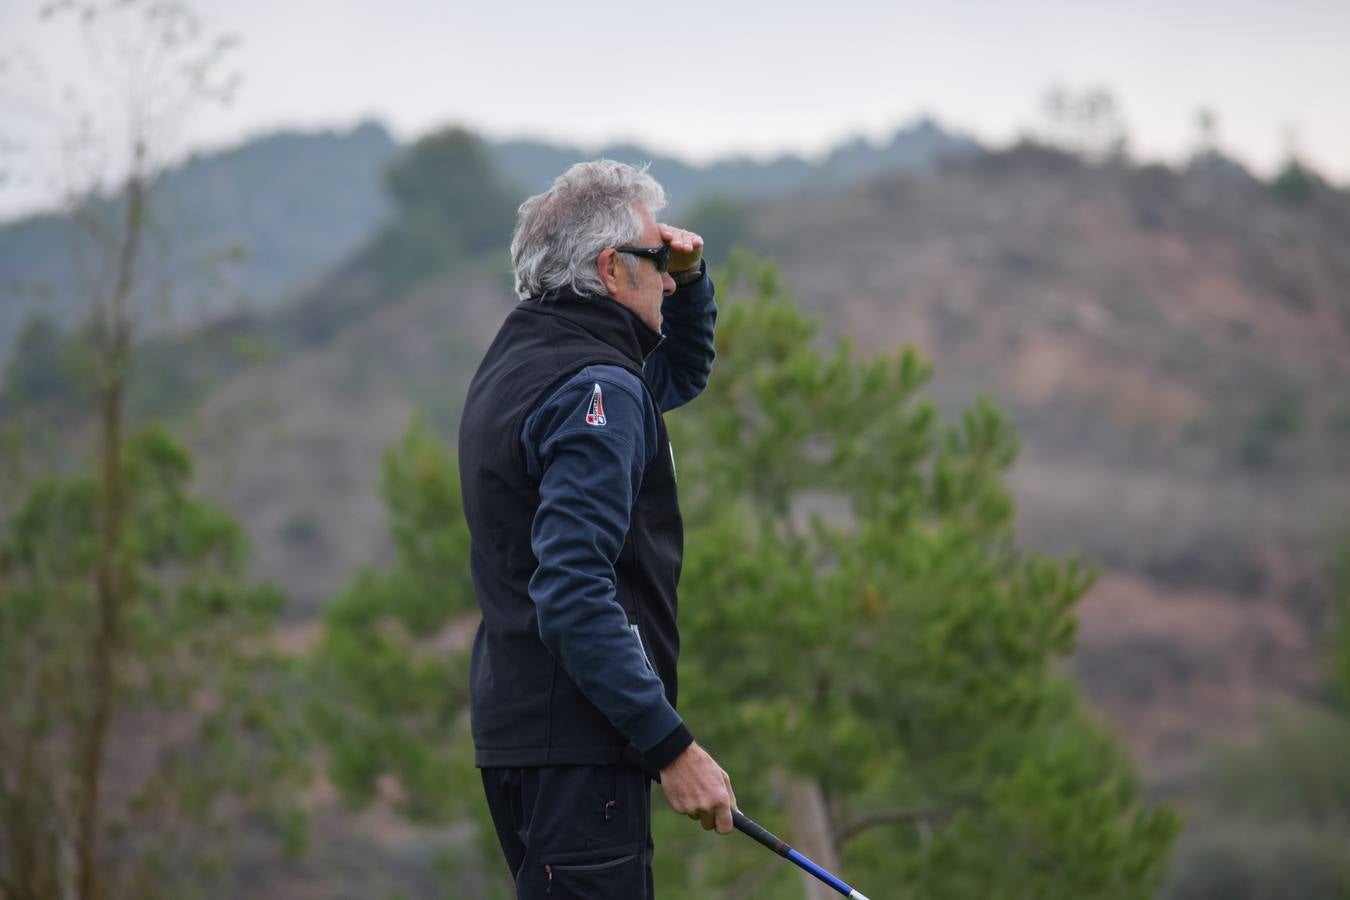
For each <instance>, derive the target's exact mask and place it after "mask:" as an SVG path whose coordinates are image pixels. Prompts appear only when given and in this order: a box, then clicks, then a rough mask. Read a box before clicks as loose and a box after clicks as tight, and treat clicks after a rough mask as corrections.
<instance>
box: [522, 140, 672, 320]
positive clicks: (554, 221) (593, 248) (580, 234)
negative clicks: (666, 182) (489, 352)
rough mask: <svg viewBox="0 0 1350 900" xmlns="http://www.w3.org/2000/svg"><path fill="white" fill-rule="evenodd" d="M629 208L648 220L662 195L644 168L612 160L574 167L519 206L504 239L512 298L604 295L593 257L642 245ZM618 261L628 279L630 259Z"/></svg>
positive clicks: (632, 266) (638, 220) (632, 259)
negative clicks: (508, 238) (640, 209)
mask: <svg viewBox="0 0 1350 900" xmlns="http://www.w3.org/2000/svg"><path fill="white" fill-rule="evenodd" d="M636 204H640V205H641V206H643V207H645V208H646V209H647V211H648V212H650V213H651V214H652V215H653V216H655V215H656V214H657V213H658V212H660V210H661V209H662V208H663V207H664V206H665V205H666V192H665V190H664V189H663V188H662V187H661V185H660V184H658V183H657V181H656V179H655V178H652V177H651V176H650V175H648V174H647V166H646V165H644V166H642V168H640V169H639V168H634V167H633V166H630V165H627V164H625V163H621V162H615V161H614V160H612V159H597V160H595V161H593V162H584V163H577V164H576V165H574V166H572V168H570V169H568V170H567V171H566V172H564V173H562V174H561V175H559V176H558V177H557V178H556V179H554V181H553V185H552V187H550V188H549V189H548V190H547V191H545V192H544V193H542V194H536V195H535V196H533V197H531V198H530V199H528V200H526V201H525V202H524V203H522V204H520V210H519V213H518V216H517V219H516V231H515V234H514V235H513V236H512V237H511V265H512V267H513V268H514V270H515V273H516V294H517V296H519V297H520V298H521V299H522V300H524V299H525V298H527V297H539V296H542V295H544V294H546V293H548V292H550V291H556V290H560V289H570V290H572V291H575V292H576V293H577V294H580V295H581V296H583V297H589V296H601V297H603V296H605V295H606V294H607V293H608V292H607V291H606V290H605V286H604V283H603V282H601V281H600V273H599V272H598V271H597V269H596V265H595V258H596V257H597V256H599V255H600V251H601V250H604V249H605V248H606V247H619V246H622V245H624V244H633V243H636V242H638V241H640V240H642V219H641V217H640V216H639V214H638V211H637V209H636V206H635V205H636ZM623 260H624V262H625V264H626V265H627V267H628V271H629V274H630V275H632V276H636V272H637V263H638V260H637V258H636V257H631V256H624V257H623Z"/></svg>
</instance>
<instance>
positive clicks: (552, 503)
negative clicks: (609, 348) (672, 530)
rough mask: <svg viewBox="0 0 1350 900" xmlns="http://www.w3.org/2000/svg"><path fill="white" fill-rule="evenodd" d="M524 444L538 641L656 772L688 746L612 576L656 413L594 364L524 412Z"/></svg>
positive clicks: (633, 385) (614, 374)
mask: <svg viewBox="0 0 1350 900" xmlns="http://www.w3.org/2000/svg"><path fill="white" fill-rule="evenodd" d="M522 441H523V446H524V451H525V459H526V466H527V468H528V470H529V471H530V474H531V475H532V476H534V477H536V478H538V479H539V508H538V511H537V512H536V513H535V517H534V523H533V526H532V531H531V543H532V545H533V548H534V554H535V558H536V559H537V560H538V563H539V565H538V568H537V569H536V570H535V573H534V576H533V577H532V578H531V579H530V597H531V599H532V600H533V601H534V605H535V611H536V615H537V617H538V620H539V636H540V638H541V639H542V640H543V642H544V645H545V646H546V647H547V648H548V650H549V652H550V653H552V654H553V656H554V658H555V659H557V660H558V662H559V664H561V665H562V667H563V669H564V670H565V671H566V672H567V674H568V675H569V676H571V678H572V680H573V681H574V682H575V683H576V685H577V687H578V688H580V689H581V692H582V693H583V694H585V695H586V697H587V699H589V700H590V701H591V702H592V703H593V704H595V706H596V708H597V709H599V710H600V711H601V712H602V713H603V714H604V715H605V717H606V718H608V719H609V721H610V722H612V723H613V724H614V727H615V728H617V729H618V730H619V731H620V732H622V733H623V734H624V736H626V737H627V738H628V739H629V740H630V741H631V742H632V743H633V745H634V746H635V747H637V749H638V750H639V751H640V752H641V753H643V754H644V756H646V757H647V758H648V760H649V761H651V762H652V763H653V764H654V765H656V766H657V767H658V768H660V767H663V766H665V765H666V764H667V763H669V762H670V761H671V760H673V759H674V758H675V756H678V755H679V753H680V752H682V751H683V750H684V748H685V747H686V746H688V744H689V743H691V742H692V740H693V737H692V736H691V735H689V733H688V730H687V729H686V728H685V726H684V724H683V722H682V721H681V719H680V717H679V714H678V713H676V712H675V709H674V707H672V706H671V705H670V703H669V701H667V700H666V695H665V688H664V686H663V685H662V683H661V679H660V678H659V677H657V675H656V673H655V672H653V671H652V670H651V668H650V667H649V666H648V665H647V661H646V655H645V654H644V652H643V649H642V647H641V645H640V643H639V642H638V638H637V636H636V634H635V633H634V632H633V631H631V630H630V629H629V625H628V616H627V614H626V613H625V612H624V610H623V607H621V606H620V605H619V603H618V601H617V599H616V597H615V574H614V566H615V563H616V561H617V560H618V557H619V551H620V550H621V549H622V547H623V543H624V539H625V537H626V536H627V534H628V525H629V520H630V515H631V510H632V506H633V502H634V499H635V498H636V497H637V493H638V489H639V488H640V486H641V484H642V475H643V472H644V471H645V470H646V467H647V464H648V463H649V462H650V460H651V459H652V457H653V454H654V453H655V452H656V447H655V445H656V441H657V430H656V413H655V410H654V408H653V407H652V404H651V401H650V399H648V397H647V394H646V391H644V390H643V389H642V386H641V384H640V383H639V382H638V379H637V377H636V376H635V375H633V374H632V373H630V372H627V371H625V370H623V369H620V368H617V367H611V366H593V367H589V368H587V369H583V370H582V371H581V372H580V373H578V374H577V376H575V377H573V378H572V379H569V381H568V382H567V383H566V384H564V385H563V386H562V387H561V388H560V389H559V390H558V391H556V392H555V393H554V394H553V395H552V396H551V397H549V398H548V399H547V400H546V401H545V402H544V403H543V404H542V405H541V406H540V407H539V408H538V409H537V410H536V411H535V412H534V413H532V414H531V415H530V417H529V418H528V419H527V420H526V422H525V426H524V429H523V433H522Z"/></svg>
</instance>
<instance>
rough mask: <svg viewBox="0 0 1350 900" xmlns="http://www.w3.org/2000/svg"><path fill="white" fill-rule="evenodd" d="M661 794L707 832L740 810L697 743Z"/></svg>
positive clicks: (727, 781)
mask: <svg viewBox="0 0 1350 900" xmlns="http://www.w3.org/2000/svg"><path fill="white" fill-rule="evenodd" d="M673 257H674V254H672V258H673ZM661 790H663V791H665V792H666V800H668V801H670V806H671V808H672V809H674V810H675V811H676V812H677V813H682V814H683V815H686V816H688V817H689V818H691V819H698V821H699V822H700V823H702V825H703V830H704V831H711V830H713V829H714V828H716V829H717V833H718V834H729V833H730V832H731V829H732V824H731V811H732V810H733V809H735V808H736V795H735V793H733V792H732V790H731V776H729V775H727V773H726V772H725V771H723V770H722V767H721V766H719V765H718V764H717V762H716V761H715V760H714V759H713V758H712V757H711V756H709V755H708V752H707V751H706V750H704V749H703V748H702V747H700V746H699V745H698V744H697V743H694V744H690V745H689V746H688V747H686V748H685V750H684V752H683V753H681V754H680V755H679V756H677V757H675V760H674V761H673V762H671V763H670V765H668V766H666V767H665V768H664V769H662V770H661Z"/></svg>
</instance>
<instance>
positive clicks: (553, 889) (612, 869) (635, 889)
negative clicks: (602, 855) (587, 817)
mask: <svg viewBox="0 0 1350 900" xmlns="http://www.w3.org/2000/svg"><path fill="white" fill-rule="evenodd" d="M544 884H545V887H544V893H546V894H548V895H549V896H550V897H556V898H558V900H598V898H610V897H614V898H620V897H622V898H625V900H628V898H633V900H637V898H641V897H643V896H645V895H646V892H647V875H646V870H645V869H644V868H643V865H642V860H641V858H640V857H639V856H638V854H636V853H629V854H626V855H624V856H620V857H617V858H615V859H600V860H595V861H593V862H567V861H557V862H548V863H544Z"/></svg>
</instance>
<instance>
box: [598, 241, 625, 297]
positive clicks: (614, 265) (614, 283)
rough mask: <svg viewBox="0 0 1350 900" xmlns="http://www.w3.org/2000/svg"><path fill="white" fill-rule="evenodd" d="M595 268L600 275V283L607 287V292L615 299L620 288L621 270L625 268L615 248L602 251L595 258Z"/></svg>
mask: <svg viewBox="0 0 1350 900" xmlns="http://www.w3.org/2000/svg"><path fill="white" fill-rule="evenodd" d="M595 268H596V270H597V271H598V272H599V274H600V283H601V284H603V285H604V286H605V292H606V293H608V294H609V295H610V296H611V297H613V296H614V292H615V290H616V289H617V288H618V287H619V270H620V269H621V268H623V264H622V263H621V262H620V261H619V253H618V251H617V250H615V249H614V248H613V247H606V248H605V249H603V250H601V251H600V255H599V256H597V257H596V258H595Z"/></svg>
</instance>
